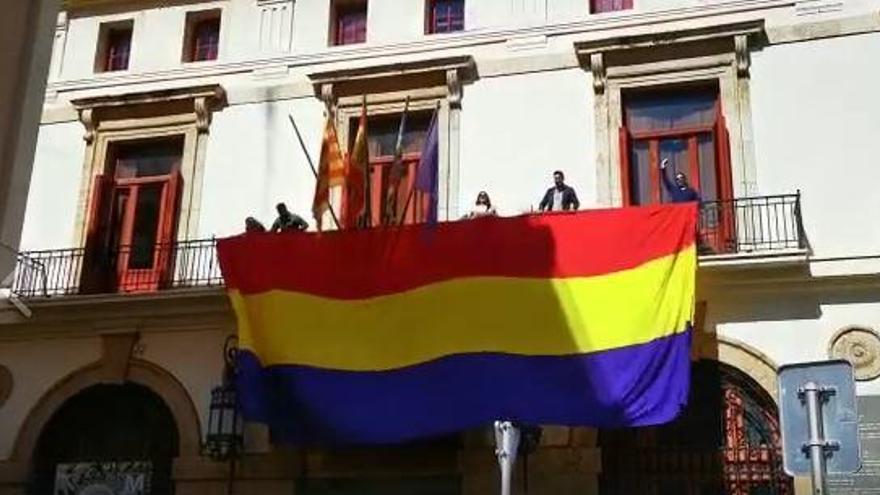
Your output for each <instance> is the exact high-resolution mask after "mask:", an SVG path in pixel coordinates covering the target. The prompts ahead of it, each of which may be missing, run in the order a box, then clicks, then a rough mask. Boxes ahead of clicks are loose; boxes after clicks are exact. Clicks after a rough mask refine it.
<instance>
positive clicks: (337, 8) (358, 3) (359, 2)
mask: <svg viewBox="0 0 880 495" xmlns="http://www.w3.org/2000/svg"><path fill="white" fill-rule="evenodd" d="M361 11H362V12H363V13H361ZM354 15H358V16H360V15H363V24H364V29H363V33H360V32H359V33H358V35H357V36H356V38H355V39H353V40H346V39H345V38H344V33H345V30H344V29H340V27H341V26H340V23H341V22H342V19H343V18H345V17H347V16H354ZM368 22H369V1H368V0H333V1H332V2H331V3H330V35H329V45H330V46H348V45H359V44H363V43H366V42H367V34H368V33H367V31H368V28H369V26H368ZM361 38H363V39H361Z"/></svg>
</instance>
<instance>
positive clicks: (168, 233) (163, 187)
mask: <svg viewBox="0 0 880 495" xmlns="http://www.w3.org/2000/svg"><path fill="white" fill-rule="evenodd" d="M178 177H179V176H176V175H175V176H171V177H168V176H165V177H150V178H145V179H133V180H120V181H119V182H118V183H117V184H116V187H115V188H114V199H115V201H114V206H115V209H116V212H115V214H114V219H115V220H114V223H115V224H116V225H115V228H114V232H115V236H114V244H113V246H114V250H115V252H116V253H117V256H116V273H117V287H118V288H119V290H120V291H123V292H143V291H154V290H157V289H159V288H160V287H162V285H163V284H164V283H165V282H166V281H167V280H168V277H169V275H170V270H171V265H172V261H173V259H174V232H175V225H174V224H175V223H176V222H175V219H176V218H175V217H176V215H175V212H176V210H177V208H176V206H177V205H176V203H177V193H178V190H179V187H178V184H179V182H180V180H179V179H178Z"/></svg>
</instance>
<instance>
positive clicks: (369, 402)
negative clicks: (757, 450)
mask: <svg viewBox="0 0 880 495" xmlns="http://www.w3.org/2000/svg"><path fill="white" fill-rule="evenodd" d="M695 223H696V207H695V205H668V206H653V207H643V208H623V209H614V210H596V211H588V212H582V213H561V214H545V215H530V216H522V217H516V218H485V219H479V220H474V221H468V222H456V223H443V224H440V225H438V226H437V227H436V230H435V231H434V235H432V236H424V235H421V233H422V232H421V227H418V226H413V227H403V228H376V229H366V230H360V231H346V232H332V233H324V234H321V235H317V234H303V233H286V234H247V235H243V236H238V237H233V238H229V239H224V240H222V241H220V242H219V243H218V251H219V256H220V264H221V267H222V269H223V275H224V277H225V279H226V283H227V288H228V290H229V296H230V298H231V301H232V305H233V307H234V309H235V314H236V316H237V319H238V331H239V343H240V347H241V352H239V362H238V364H239V368H238V375H237V385H238V387H239V388H238V391H239V397H240V405H241V407H242V411H243V413H244V415H245V417H246V418H248V419H249V420H252V421H259V422H265V423H268V424H269V426H270V430H271V432H272V435H273V438H274V441H282V442H283V441H287V442H293V443H299V444H309V443H324V444H334V443H336V444H339V443H343V444H358V443H393V442H400V441H406V440H411V439H416V438H420V437H427V436H433V435H438V434H444V433H450V432H455V431H459V430H463V429H467V428H471V427H477V426H480V425H484V424H486V423H489V422H491V421H493V420H496V419H507V420H513V421H519V422H523V423H528V424H558V425H571V426H576V425H585V426H593V427H630V426H644V425H653V424H659V423H664V422H667V421H670V420H672V419H673V418H675V417H676V415H678V413H679V412H680V411H681V410H682V408H683V407H684V405H685V403H686V399H687V394H688V384H689V378H690V376H689V373H690V371H689V349H690V340H691V335H690V332H691V330H690V322H691V320H692V317H693V312H694V284H695V281H694V278H695V270H696V249H695V242H694V241H695V230H696V226H695Z"/></svg>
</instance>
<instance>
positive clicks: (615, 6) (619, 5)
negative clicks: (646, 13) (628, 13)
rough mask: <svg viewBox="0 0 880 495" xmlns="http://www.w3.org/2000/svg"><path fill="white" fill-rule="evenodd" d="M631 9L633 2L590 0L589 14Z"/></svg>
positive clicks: (627, 0) (626, 0) (629, 0)
mask: <svg viewBox="0 0 880 495" xmlns="http://www.w3.org/2000/svg"><path fill="white" fill-rule="evenodd" d="M631 8H633V0H590V13H591V14H600V13H602V12H614V11H617V10H629V9H631Z"/></svg>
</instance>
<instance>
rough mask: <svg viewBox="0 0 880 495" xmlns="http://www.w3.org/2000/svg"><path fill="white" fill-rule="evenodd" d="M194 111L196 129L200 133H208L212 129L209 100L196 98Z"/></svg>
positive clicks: (202, 97)
mask: <svg viewBox="0 0 880 495" xmlns="http://www.w3.org/2000/svg"><path fill="white" fill-rule="evenodd" d="M193 109H194V110H195V113H196V129H197V130H198V131H199V132H208V129H209V128H210V127H211V107H210V103H209V102H208V98H206V97H204V96H200V97H198V98H194V99H193Z"/></svg>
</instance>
